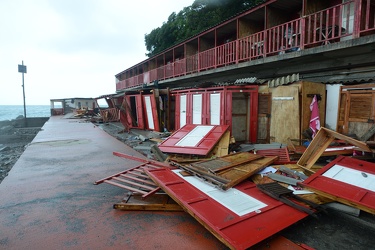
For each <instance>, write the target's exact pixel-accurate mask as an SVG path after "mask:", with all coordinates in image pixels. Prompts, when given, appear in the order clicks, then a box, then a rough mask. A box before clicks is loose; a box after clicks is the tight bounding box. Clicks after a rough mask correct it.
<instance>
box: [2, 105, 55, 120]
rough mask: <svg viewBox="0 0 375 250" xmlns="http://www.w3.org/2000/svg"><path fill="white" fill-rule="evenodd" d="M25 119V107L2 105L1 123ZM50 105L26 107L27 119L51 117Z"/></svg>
mask: <svg viewBox="0 0 375 250" xmlns="http://www.w3.org/2000/svg"><path fill="white" fill-rule="evenodd" d="M20 115H22V117H23V105H0V121H4V120H13V119H16V118H17V117H18V116H20ZM50 116H51V111H50V106H49V105H26V117H50Z"/></svg>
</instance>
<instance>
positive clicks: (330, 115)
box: [325, 84, 341, 130]
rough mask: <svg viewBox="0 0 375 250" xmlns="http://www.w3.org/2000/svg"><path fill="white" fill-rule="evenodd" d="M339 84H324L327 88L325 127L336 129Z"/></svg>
mask: <svg viewBox="0 0 375 250" xmlns="http://www.w3.org/2000/svg"><path fill="white" fill-rule="evenodd" d="M340 86H341V84H334V85H331V84H326V89H327V105H326V125H325V127H327V128H329V129H332V130H336V127H337V115H338V109H339V97H340Z"/></svg>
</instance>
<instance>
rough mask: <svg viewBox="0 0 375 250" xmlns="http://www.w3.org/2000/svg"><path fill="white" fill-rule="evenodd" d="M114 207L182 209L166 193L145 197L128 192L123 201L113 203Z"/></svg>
mask: <svg viewBox="0 0 375 250" xmlns="http://www.w3.org/2000/svg"><path fill="white" fill-rule="evenodd" d="M113 208H114V209H118V210H125V211H134V210H136V211H184V210H183V209H182V207H181V206H180V205H178V204H177V203H176V202H175V201H174V200H173V199H172V198H170V197H169V196H168V195H167V194H165V193H162V194H154V195H152V196H150V197H148V198H147V199H144V198H143V197H142V196H140V195H136V194H133V193H129V194H128V195H127V197H125V198H124V201H123V202H120V203H116V204H114V205H113Z"/></svg>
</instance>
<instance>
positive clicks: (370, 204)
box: [302, 156, 375, 212]
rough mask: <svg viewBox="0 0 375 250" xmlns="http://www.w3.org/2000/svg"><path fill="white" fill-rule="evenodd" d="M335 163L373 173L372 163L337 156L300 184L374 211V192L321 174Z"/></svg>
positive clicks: (373, 166)
mask: <svg viewBox="0 0 375 250" xmlns="http://www.w3.org/2000/svg"><path fill="white" fill-rule="evenodd" d="M336 164H337V165H340V166H344V167H347V168H351V169H355V170H359V171H362V172H364V173H367V174H375V164H374V163H371V162H366V161H361V160H358V159H354V158H350V157H345V156H339V157H338V158H336V159H335V160H334V161H332V162H331V163H330V164H328V165H327V166H325V167H324V168H322V169H320V170H319V171H317V172H316V173H315V174H313V175H312V176H310V177H309V178H308V179H306V180H305V181H303V182H302V185H304V186H306V187H308V188H312V189H316V190H319V191H322V192H323V193H326V194H329V195H333V196H335V197H338V198H340V199H341V200H347V201H348V202H349V203H353V204H357V205H359V206H363V207H367V208H369V210H371V211H374V212H375V192H373V191H370V190H367V189H364V188H361V187H357V186H353V185H350V184H347V183H345V182H341V181H337V180H334V179H331V178H328V177H325V176H322V175H323V174H324V173H325V172H327V171H328V170H329V169H330V168H332V167H333V166H335V165H336Z"/></svg>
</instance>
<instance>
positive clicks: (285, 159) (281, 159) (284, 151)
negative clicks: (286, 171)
mask: <svg viewBox="0 0 375 250" xmlns="http://www.w3.org/2000/svg"><path fill="white" fill-rule="evenodd" d="M255 153H256V154H258V155H263V156H277V157H278V159H277V160H276V161H275V162H274V164H288V163H291V162H290V157H289V151H288V148H286V147H285V148H274V149H260V150H257V151H256V152H255Z"/></svg>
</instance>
